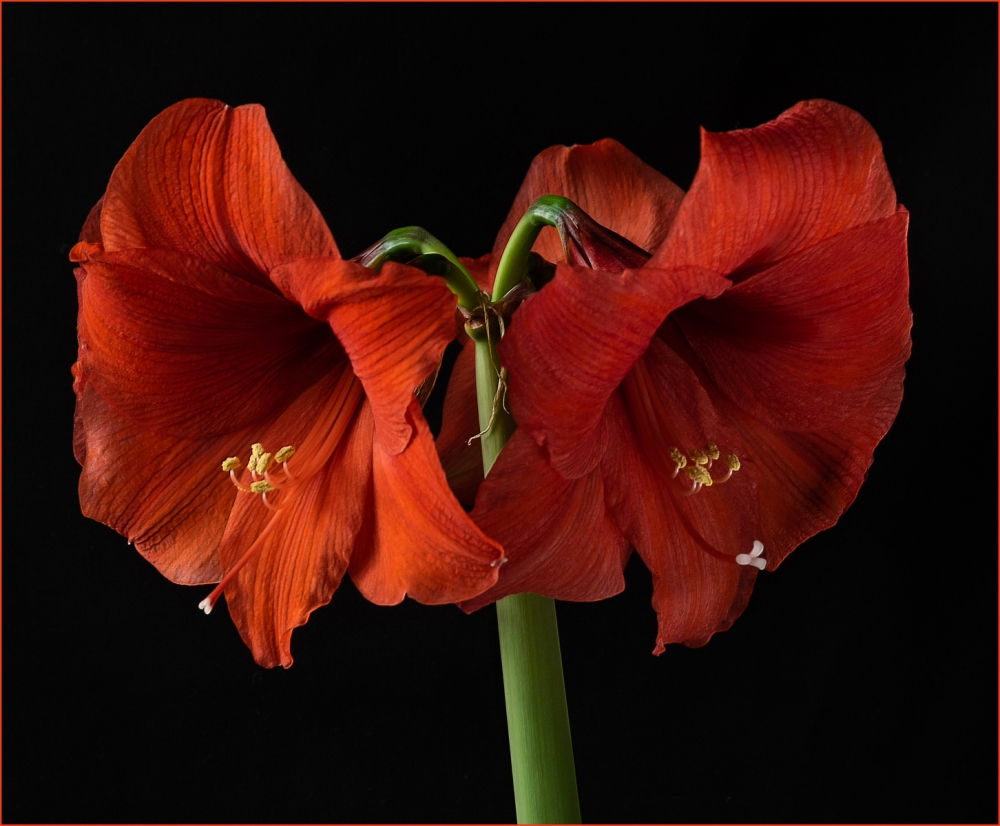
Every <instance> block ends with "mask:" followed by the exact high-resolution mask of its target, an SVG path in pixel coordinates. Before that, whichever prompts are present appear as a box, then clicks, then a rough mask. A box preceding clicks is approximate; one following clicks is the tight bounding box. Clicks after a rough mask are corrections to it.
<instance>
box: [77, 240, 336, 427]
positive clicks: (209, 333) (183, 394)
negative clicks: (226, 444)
mask: <svg viewBox="0 0 1000 826" xmlns="http://www.w3.org/2000/svg"><path fill="white" fill-rule="evenodd" d="M80 271H81V277H80V313H79V319H78V325H79V338H80V359H81V361H82V362H83V363H84V365H85V367H86V370H87V374H88V377H89V380H90V381H92V382H93V383H94V384H95V386H96V387H97V389H98V391H99V392H100V393H101V395H102V396H104V398H105V399H106V400H107V401H108V402H109V403H110V404H111V405H113V406H114V407H115V408H116V409H117V410H118V411H119V412H120V413H122V414H123V415H125V416H126V417H128V418H129V419H131V420H132V421H133V422H134V423H135V424H137V425H139V426H140V427H143V428H145V429H150V430H157V431H160V432H163V433H168V434H171V435H174V436H177V437H182V438H185V437H186V438H192V437H194V438H202V437H208V436H212V435H216V434H219V433H225V432H227V431H230V430H235V429H238V428H241V427H244V426H247V425H249V424H251V423H253V422H257V421H260V420H261V419H262V418H263V417H266V416H268V415H271V413H273V412H274V411H275V410H277V409H280V408H281V407H283V406H285V405H287V404H288V403H289V402H290V401H291V400H292V399H294V398H295V397H296V396H297V395H299V394H300V393H302V392H303V391H304V390H305V389H306V388H307V387H309V386H310V385H312V384H313V383H314V382H315V381H317V380H318V379H319V378H320V377H321V376H322V375H324V374H325V373H327V372H329V371H330V370H331V369H334V368H335V367H336V366H337V365H339V364H340V363H344V362H346V358H345V354H344V351H343V349H342V348H341V347H340V345H339V344H338V343H337V341H336V340H335V338H334V336H333V334H332V333H331V331H330V329H329V327H328V326H327V325H325V324H323V323H321V322H318V321H316V320H315V319H312V318H310V317H309V316H308V315H306V314H305V313H304V312H303V311H302V310H301V308H299V307H297V306H295V305H294V304H292V303H290V302H288V301H285V300H284V299H282V298H281V297H280V296H278V295H276V294H275V293H273V292H271V291H270V290H267V289H263V288H261V287H258V286H256V285H253V284H248V283H247V282H245V281H240V280H238V279H234V278H233V277H232V276H230V275H229V274H228V273H226V272H223V271H222V270H219V269H217V268H215V267H213V266H212V265H210V264H208V263H206V262H205V261H202V260H200V259H197V258H190V257H185V256H180V255H178V254H176V253H172V252H167V251H163V250H130V251H127V252H122V253H110V254H109V253H98V254H96V255H95V256H94V257H92V258H90V259H89V260H87V261H85V262H84V263H83V266H82V267H81V268H80Z"/></svg>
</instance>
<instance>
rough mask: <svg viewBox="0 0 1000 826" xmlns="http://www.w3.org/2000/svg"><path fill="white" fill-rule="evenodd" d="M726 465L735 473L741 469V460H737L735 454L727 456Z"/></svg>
mask: <svg viewBox="0 0 1000 826" xmlns="http://www.w3.org/2000/svg"><path fill="white" fill-rule="evenodd" d="M726 465H728V467H729V469H730V470H731V471H733V472H736V471H737V470H739V469H740V460H739V459H737V458H736V454H735V453H727V454H726Z"/></svg>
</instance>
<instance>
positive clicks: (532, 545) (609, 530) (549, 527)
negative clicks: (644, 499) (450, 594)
mask: <svg viewBox="0 0 1000 826" xmlns="http://www.w3.org/2000/svg"><path fill="white" fill-rule="evenodd" d="M604 500H605V494H604V482H603V480H602V477H601V473H600V471H599V469H594V470H592V471H591V472H590V473H588V474H586V475H584V476H583V477H581V478H579V479H566V478H564V477H563V476H560V475H559V474H558V473H556V472H555V471H554V470H553V469H552V467H551V466H550V464H549V462H548V461H547V459H546V457H545V452H544V450H543V449H542V448H540V447H538V445H536V444H535V443H534V441H533V440H532V439H531V438H530V436H528V434H527V433H525V432H524V431H517V432H515V433H514V435H513V436H511V438H510V441H509V442H507V444H506V446H505V447H504V449H503V450H502V451H501V453H500V456H499V457H498V458H497V461H496V464H494V465H493V468H492V470H490V473H489V476H487V477H486V479H485V480H484V481H483V483H482V485H481V486H480V488H479V495H478V496H477V498H476V508H475V509H474V510H473V511H472V518H473V519H475V520H476V522H477V523H478V524H479V525H480V527H482V528H483V530H484V531H485V532H486V533H487V534H488V535H489V536H492V537H494V538H495V539H496V540H497V541H499V542H500V543H501V544H502V545H503V548H504V553H505V555H506V556H507V560H508V561H507V562H506V563H505V564H504V565H503V566H502V567H501V569H500V576H499V579H498V580H497V584H496V586H495V587H494V588H491V589H490V590H488V591H486V592H485V593H483V594H481V595H479V596H477V597H474V598H473V599H469V600H467V601H466V602H464V603H463V604H462V605H461V608H462V609H463V610H465V611H473V610H475V609H477V608H481V607H482V606H484V605H487V604H489V603H490V602H494V601H496V600H498V599H500V598H502V597H505V596H507V595H508V594H517V593H522V592H525V591H530V592H533V593H536V594H541V595H542V596H547V597H554V598H556V599H569V600H576V601H593V600H598V599H606V598H607V597H610V596H614V595H615V594H617V593H619V592H620V591H621V590H622V589H623V588H624V587H625V580H624V578H623V576H622V569H623V568H624V566H625V561H626V559H627V558H628V553H629V548H628V544H627V543H626V542H625V540H624V538H623V537H622V535H621V533H620V532H619V530H618V529H617V528H616V527H615V525H614V523H613V521H612V520H611V515H610V513H609V512H608V509H607V507H606V506H605V501H604Z"/></svg>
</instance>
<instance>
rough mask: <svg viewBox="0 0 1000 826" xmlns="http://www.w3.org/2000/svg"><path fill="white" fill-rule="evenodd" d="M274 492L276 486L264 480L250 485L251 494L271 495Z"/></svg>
mask: <svg viewBox="0 0 1000 826" xmlns="http://www.w3.org/2000/svg"><path fill="white" fill-rule="evenodd" d="M272 490H274V485H272V484H270V483H269V482H265V481H264V480H263V479H261V480H260V481H259V482H254V483H253V484H252V485H250V493H270V492H271V491H272Z"/></svg>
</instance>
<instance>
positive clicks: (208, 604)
mask: <svg viewBox="0 0 1000 826" xmlns="http://www.w3.org/2000/svg"><path fill="white" fill-rule="evenodd" d="M198 607H199V608H201V610H202V611H204V612H205V613H206V614H211V613H212V608H213V605H212V600H211V599H210V598H209V597H205V598H204V599H203V600H202V601H201V602H199V603H198Z"/></svg>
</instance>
